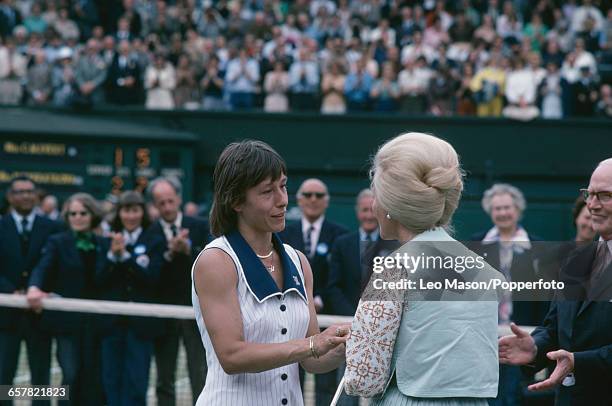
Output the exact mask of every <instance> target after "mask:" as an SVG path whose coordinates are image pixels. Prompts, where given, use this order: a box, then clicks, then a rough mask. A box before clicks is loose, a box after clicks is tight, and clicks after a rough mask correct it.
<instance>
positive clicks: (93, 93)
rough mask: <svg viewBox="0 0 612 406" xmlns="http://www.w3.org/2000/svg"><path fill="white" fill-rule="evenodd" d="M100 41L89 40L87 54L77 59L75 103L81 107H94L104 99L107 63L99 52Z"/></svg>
mask: <svg viewBox="0 0 612 406" xmlns="http://www.w3.org/2000/svg"><path fill="white" fill-rule="evenodd" d="M98 49H99V48H98V41H96V40H95V39H90V40H89V41H87V46H86V48H85V55H82V56H81V57H80V58H79V60H78V61H77V66H76V72H75V74H76V84H77V86H78V91H77V94H76V96H75V103H76V104H77V106H79V107H92V106H93V105H98V104H100V103H102V102H103V101H104V92H103V91H104V89H103V87H102V84H103V83H104V81H105V80H106V64H105V63H104V60H103V59H102V57H100V55H99V54H98Z"/></svg>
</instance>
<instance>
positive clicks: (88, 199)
mask: <svg viewBox="0 0 612 406" xmlns="http://www.w3.org/2000/svg"><path fill="white" fill-rule="evenodd" d="M74 201H77V202H79V203H81V204H82V205H83V206H84V207H85V210H87V211H88V212H89V214H91V224H90V225H89V228H90V230H93V229H94V228H96V227H98V225H100V223H101V222H102V209H101V208H100V205H99V204H98V202H97V201H96V199H94V198H93V196H92V195H90V194H89V193H75V194H73V195H72V196H70V197H69V198H68V199H67V200H66V202H65V203H64V209H63V210H62V218H63V219H64V221H65V222H66V224H70V223H69V222H68V212H69V211H70V210H69V207H70V204H72V202H74Z"/></svg>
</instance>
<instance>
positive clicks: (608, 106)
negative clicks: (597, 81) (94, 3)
mask: <svg viewBox="0 0 612 406" xmlns="http://www.w3.org/2000/svg"><path fill="white" fill-rule="evenodd" d="M600 99H601V100H599V102H597V106H596V107H595V112H596V114H597V116H598V117H605V118H612V87H610V85H607V84H606V85H602V86H601V90H600Z"/></svg>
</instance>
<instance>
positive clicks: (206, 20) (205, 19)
mask: <svg viewBox="0 0 612 406" xmlns="http://www.w3.org/2000/svg"><path fill="white" fill-rule="evenodd" d="M194 23H195V25H196V29H197V30H198V33H199V34H200V35H201V36H203V37H204V38H216V37H218V36H219V35H221V33H222V32H223V30H224V29H225V21H224V20H223V17H222V16H221V14H219V12H218V11H217V10H215V9H214V8H213V7H206V8H205V10H204V13H201V14H199V13H198V14H196V17H195V18H194Z"/></svg>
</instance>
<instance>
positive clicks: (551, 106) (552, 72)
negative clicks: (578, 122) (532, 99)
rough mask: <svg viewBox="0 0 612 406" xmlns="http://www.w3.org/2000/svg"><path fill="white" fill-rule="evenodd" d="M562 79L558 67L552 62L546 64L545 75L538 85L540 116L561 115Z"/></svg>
mask: <svg viewBox="0 0 612 406" xmlns="http://www.w3.org/2000/svg"><path fill="white" fill-rule="evenodd" d="M562 81H563V79H562V78H561V73H560V72H559V67H558V66H557V65H556V64H555V63H554V62H552V61H551V62H549V63H548V64H547V65H546V77H545V78H544V79H543V80H542V82H541V83H540V85H539V87H538V94H539V97H540V110H541V111H542V118H562V117H563V100H562V98H561V94H562V91H563V90H562V89H563V88H562Z"/></svg>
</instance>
